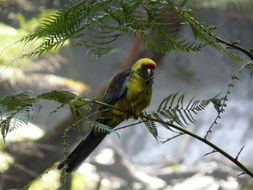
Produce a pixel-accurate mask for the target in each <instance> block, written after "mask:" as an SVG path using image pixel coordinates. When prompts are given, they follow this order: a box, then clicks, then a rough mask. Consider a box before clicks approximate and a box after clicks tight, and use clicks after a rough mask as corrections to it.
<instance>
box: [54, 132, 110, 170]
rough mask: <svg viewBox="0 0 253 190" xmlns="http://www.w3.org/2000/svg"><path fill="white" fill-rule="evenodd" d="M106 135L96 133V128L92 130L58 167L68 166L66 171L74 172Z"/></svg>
mask: <svg viewBox="0 0 253 190" xmlns="http://www.w3.org/2000/svg"><path fill="white" fill-rule="evenodd" d="M106 135H107V134H106V133H95V132H94V130H92V131H90V132H89V133H88V135H87V136H86V137H85V138H84V140H82V141H81V142H80V143H79V145H78V146H77V147H76V148H75V149H74V150H73V151H72V152H71V154H70V155H69V156H68V157H67V159H66V160H64V161H62V162H61V163H60V164H59V165H58V167H57V168H58V169H62V168H63V167H66V170H65V171H66V172H68V173H69V172H72V171H73V170H74V169H75V168H76V167H77V166H79V164H81V163H82V161H83V160H85V159H86V158H87V157H88V156H89V154H90V153H91V152H92V151H93V150H94V149H95V148H96V147H97V146H98V145H99V144H100V142H101V141H102V140H103V139H104V138H105V136H106Z"/></svg>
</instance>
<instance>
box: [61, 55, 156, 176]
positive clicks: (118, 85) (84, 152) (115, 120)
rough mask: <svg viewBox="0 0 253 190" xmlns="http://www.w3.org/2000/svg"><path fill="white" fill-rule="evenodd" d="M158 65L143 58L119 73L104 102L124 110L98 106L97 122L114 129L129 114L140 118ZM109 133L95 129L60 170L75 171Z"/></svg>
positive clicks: (149, 97) (148, 100)
mask: <svg viewBox="0 0 253 190" xmlns="http://www.w3.org/2000/svg"><path fill="white" fill-rule="evenodd" d="M155 67H156V63H155V62H154V61H153V60H151V59H149V58H142V59H139V60H138V61H137V62H136V63H135V64H134V65H133V66H132V67H131V68H130V69H128V70H126V71H124V72H121V73H119V74H117V75H116V76H115V77H114V78H113V79H112V81H111V83H110V85H109V87H108V89H107V91H106V93H105V95H104V98H103V100H102V101H103V102H104V103H106V104H110V105H113V106H114V107H115V108H118V109H119V110H123V112H122V111H119V110H116V109H112V108H109V109H108V107H105V106H101V107H100V108H99V111H100V112H101V114H100V116H99V117H98V119H97V120H96V122H99V123H101V124H103V125H106V126H109V127H111V128H114V127H116V126H117V125H118V124H120V123H121V122H123V121H124V120H126V119H128V118H130V117H134V118H138V115H139V114H140V113H141V111H142V110H144V109H145V108H146V107H147V106H148V105H149V104H150V101H151V96H152V84H153V71H154V69H155ZM106 135H107V134H106V133H102V132H101V131H98V130H96V129H92V130H91V131H90V132H89V133H88V135H87V136H86V137H85V138H84V139H83V140H82V141H81V142H80V143H79V145H77V147H76V148H75V149H74V150H73V151H72V153H71V154H70V155H69V156H68V157H67V158H66V160H64V161H62V162H61V163H60V164H59V165H58V169H62V168H65V171H66V172H72V171H73V170H74V169H75V168H76V167H77V166H79V164H80V163H81V162H82V161H83V160H85V159H86V158H87V157H88V156H89V154H90V153H91V152H92V151H93V150H94V149H95V148H96V147H97V146H98V145H99V144H100V142H101V141H102V140H103V139H104V138H105V136H106Z"/></svg>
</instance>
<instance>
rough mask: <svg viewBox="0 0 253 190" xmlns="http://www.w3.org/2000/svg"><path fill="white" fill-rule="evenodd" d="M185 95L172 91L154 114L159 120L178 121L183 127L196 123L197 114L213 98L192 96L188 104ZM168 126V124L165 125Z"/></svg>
mask: <svg viewBox="0 0 253 190" xmlns="http://www.w3.org/2000/svg"><path fill="white" fill-rule="evenodd" d="M184 97H185V95H184V94H182V95H180V94H179V92H176V93H172V94H170V95H169V96H168V97H166V98H164V99H163V100H162V102H161V103H160V105H159V106H158V109H157V111H156V112H154V113H152V116H154V117H155V118H157V119H159V120H163V119H166V120H169V122H171V123H176V124H178V125H179V126H181V127H185V126H186V125H189V124H191V123H193V124H195V123H196V119H195V115H196V114H197V112H199V111H202V110H204V109H205V108H206V106H208V104H209V103H210V102H212V100H213V98H211V99H206V100H195V99H194V98H192V99H191V100H190V101H189V102H188V103H187V104H185V101H184ZM165 128H168V126H165Z"/></svg>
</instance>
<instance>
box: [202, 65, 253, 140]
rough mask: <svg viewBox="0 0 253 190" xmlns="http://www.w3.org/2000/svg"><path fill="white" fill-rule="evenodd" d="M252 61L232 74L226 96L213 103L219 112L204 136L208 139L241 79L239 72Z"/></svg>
mask: <svg viewBox="0 0 253 190" xmlns="http://www.w3.org/2000/svg"><path fill="white" fill-rule="evenodd" d="M252 63H253V62H252V61H249V62H248V63H246V64H244V65H242V66H241V67H240V68H239V69H238V70H237V71H236V72H235V73H234V74H233V75H232V76H231V82H230V83H229V84H228V87H227V91H226V93H225V96H224V97H223V98H221V99H220V102H217V103H216V102H214V101H213V104H214V106H217V108H216V110H217V112H218V114H217V116H216V118H215V119H214V121H213V122H212V124H211V125H210V127H209V129H208V130H207V132H206V134H205V136H204V138H205V139H206V138H207V137H208V135H209V134H210V133H212V129H213V127H214V125H216V124H217V121H218V119H220V118H221V114H222V113H223V112H224V111H225V107H226V102H227V101H228V96H229V95H230V93H231V89H232V88H233V87H234V81H235V80H238V79H239V74H240V73H241V72H242V70H243V69H244V68H247V67H248V66H250V65H252Z"/></svg>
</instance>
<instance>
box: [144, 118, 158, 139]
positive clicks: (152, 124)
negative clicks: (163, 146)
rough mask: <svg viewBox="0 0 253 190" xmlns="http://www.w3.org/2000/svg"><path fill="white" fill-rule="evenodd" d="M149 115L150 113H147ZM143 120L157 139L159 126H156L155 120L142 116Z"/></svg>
mask: <svg viewBox="0 0 253 190" xmlns="http://www.w3.org/2000/svg"><path fill="white" fill-rule="evenodd" d="M147 116H149V115H147ZM142 122H143V123H144V124H145V126H146V127H147V129H148V130H149V132H150V133H151V134H152V135H153V136H154V137H155V139H156V140H157V138H158V131H157V127H156V124H155V122H154V121H152V120H148V119H144V118H142Z"/></svg>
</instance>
